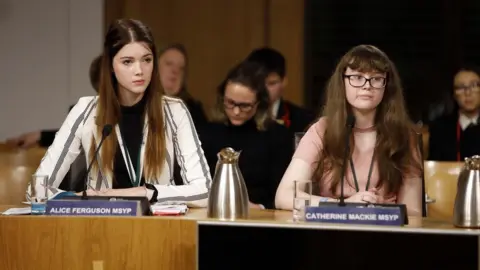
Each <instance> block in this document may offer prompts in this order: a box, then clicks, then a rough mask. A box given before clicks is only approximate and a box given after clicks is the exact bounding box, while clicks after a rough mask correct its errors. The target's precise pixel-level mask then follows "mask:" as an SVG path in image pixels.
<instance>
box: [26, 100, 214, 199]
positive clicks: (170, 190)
mask: <svg viewBox="0 0 480 270" xmlns="http://www.w3.org/2000/svg"><path fill="white" fill-rule="evenodd" d="M97 101H98V97H97V96H90V97H82V98H80V100H79V101H78V102H77V104H76V105H75V106H74V107H73V108H72V110H71V111H70V113H69V114H68V116H67V119H66V120H65V121H64V123H63V124H62V127H61V128H60V130H59V131H58V133H57V134H56V136H55V140H54V142H53V144H52V145H51V146H50V147H49V148H48V150H47V152H46V154H45V156H44V158H43V159H42V162H41V163H40V166H39V168H38V170H37V172H36V173H37V174H43V175H48V176H49V184H50V185H51V188H50V192H52V194H49V197H51V196H54V195H56V194H57V193H58V192H61V191H62V190H60V189H58V187H59V185H60V183H61V182H62V180H63V178H64V177H65V175H66V173H67V172H68V170H69V169H70V165H71V164H72V162H73V161H74V160H75V158H76V157H77V156H78V155H79V154H80V152H81V150H82V149H81V148H83V151H84V152H85V153H88V152H89V150H90V146H91V143H92V134H93V136H94V138H95V143H96V144H97V145H98V143H99V141H100V139H101V134H97V132H96V130H97V128H96V127H97V126H96V124H95V118H96V108H97ZM162 107H163V111H164V119H165V133H166V148H167V149H166V150H167V155H166V159H165V164H164V166H163V171H162V172H161V174H160V178H159V179H145V181H146V182H147V183H151V184H154V185H155V187H156V188H157V190H158V201H159V202H170V201H171V202H185V203H187V204H188V205H190V206H192V207H205V206H206V203H207V199H208V195H209V191H210V184H211V177H210V170H209V167H208V164H207V162H206V159H205V156H204V153H203V150H202V147H201V143H200V140H199V138H198V135H197V132H196V130H195V127H194V124H193V121H192V118H191V116H190V113H189V112H188V109H187V107H186V106H185V104H184V103H183V102H182V101H181V100H179V99H176V98H171V97H166V96H164V97H163V100H162ZM147 126H148V117H147V116H146V117H145V127H144V128H145V129H144V135H143V142H142V147H141V159H140V168H142V169H143V161H144V159H143V157H144V154H145V144H146V141H147V136H148V129H147ZM115 129H116V133H115V134H116V136H117V139H118V142H119V144H120V146H121V147H120V149H121V151H122V155H123V158H124V161H125V164H126V165H127V166H129V164H130V162H128V161H127V158H126V154H125V152H124V148H123V146H122V140H121V135H120V134H118V132H119V129H118V125H117V126H116V127H115ZM112 135H113V134H112ZM174 150H175V151H174ZM174 155H176V158H177V160H178V163H179V165H180V168H181V175H182V179H183V182H184V185H180V186H175V183H174V176H173V170H174V169H173V168H174V164H173V162H174ZM85 156H86V162H87V164H89V163H90V160H89V155H85ZM98 158H99V159H100V160H99V162H100V163H101V158H100V156H98ZM132 171H133V170H132ZM111 174H112V172H102V171H100V172H98V173H94V174H93V175H92V174H90V176H89V178H90V179H89V186H90V188H93V189H96V190H103V189H107V188H111V187H112V175H111ZM140 175H142V172H140ZM133 177H135V176H133ZM36 190H37V191H38V192H42V191H41V190H42V189H41V188H40V187H36ZM50 192H49V193H50ZM27 197H29V194H28V192H27Z"/></svg>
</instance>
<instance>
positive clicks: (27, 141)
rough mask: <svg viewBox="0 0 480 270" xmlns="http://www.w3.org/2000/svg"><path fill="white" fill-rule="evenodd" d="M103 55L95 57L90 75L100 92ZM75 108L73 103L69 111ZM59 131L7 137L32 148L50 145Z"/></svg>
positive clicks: (40, 131)
mask: <svg viewBox="0 0 480 270" xmlns="http://www.w3.org/2000/svg"><path fill="white" fill-rule="evenodd" d="M101 59H102V56H101V55H99V56H97V57H95V58H94V59H93V61H92V63H91V64H90V70H89V77H90V84H91V85H92V88H93V89H94V90H95V92H97V93H98V85H99V80H100V74H99V73H100V61H101ZM72 108H73V105H72V106H70V108H69V109H68V111H70V110H71V109H72ZM57 132H58V129H52V130H39V131H32V132H28V133H24V134H22V135H20V136H17V137H13V138H9V139H7V144H9V145H12V146H15V147H20V148H31V147H34V146H40V147H49V146H50V145H51V144H52V143H53V139H54V138H55V134H56V133H57Z"/></svg>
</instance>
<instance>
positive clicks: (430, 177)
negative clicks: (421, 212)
mask: <svg viewBox="0 0 480 270" xmlns="http://www.w3.org/2000/svg"><path fill="white" fill-rule="evenodd" d="M463 165H464V163H463V162H445V161H425V162H424V172H425V191H426V194H427V195H428V197H429V198H430V199H431V202H430V203H428V204H427V211H428V217H432V218H437V219H443V220H449V221H451V220H452V218H453V206H454V204H455V196H456V194H457V179H458V176H459V174H460V172H461V170H462V167H463Z"/></svg>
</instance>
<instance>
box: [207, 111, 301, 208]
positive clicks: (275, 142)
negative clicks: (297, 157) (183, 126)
mask: <svg viewBox="0 0 480 270" xmlns="http://www.w3.org/2000/svg"><path fill="white" fill-rule="evenodd" d="M198 133H199V136H200V141H201V142H202V147H203V150H204V152H205V158H206V159H207V161H208V165H209V166H210V172H211V175H212V177H213V176H214V175H215V167H216V163H217V154H218V152H220V150H221V149H222V148H225V147H232V148H233V149H234V150H235V151H239V150H242V152H241V154H240V158H239V162H238V166H239V168H240V171H241V173H242V175H243V178H244V180H245V184H246V186H247V190H248V196H249V199H250V202H252V203H255V204H262V205H263V206H265V207H266V208H269V209H273V208H274V207H275V203H274V201H275V193H276V191H277V187H278V184H279V183H280V180H281V179H282V176H283V174H284V173H285V171H286V169H287V167H288V164H289V163H290V160H291V158H292V155H293V145H294V143H293V135H291V133H290V131H288V129H287V128H285V127H284V126H282V125H280V124H277V123H276V122H272V123H271V125H270V126H269V128H268V129H267V130H266V131H259V130H258V129H257V127H256V124H255V122H254V121H253V120H250V121H248V122H246V123H245V124H243V125H242V126H233V125H225V124H223V123H209V124H205V125H204V126H202V127H200V128H199V130H198Z"/></svg>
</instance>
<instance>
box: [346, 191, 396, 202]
mask: <svg viewBox="0 0 480 270" xmlns="http://www.w3.org/2000/svg"><path fill="white" fill-rule="evenodd" d="M396 200H397V198H396V196H393V197H389V198H384V197H383V196H381V195H380V194H379V192H378V190H377V189H376V188H370V189H369V190H368V191H360V192H357V193H355V194H353V195H352V196H350V197H349V198H346V199H345V202H352V203H364V202H366V203H394V202H395V201H396Z"/></svg>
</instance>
